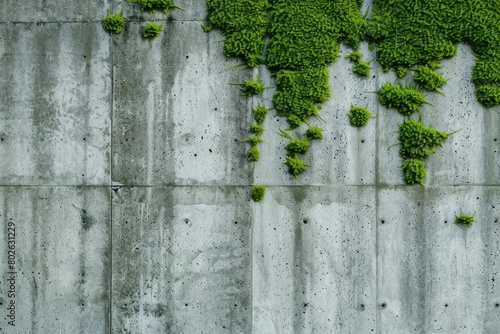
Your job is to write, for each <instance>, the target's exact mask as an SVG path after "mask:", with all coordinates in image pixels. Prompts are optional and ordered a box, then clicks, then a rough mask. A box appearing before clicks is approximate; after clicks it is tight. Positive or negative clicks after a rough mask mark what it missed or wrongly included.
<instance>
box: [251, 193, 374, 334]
mask: <svg viewBox="0 0 500 334" xmlns="http://www.w3.org/2000/svg"><path fill="white" fill-rule="evenodd" d="M375 217H376V213H375V189H374V188H372V187H272V188H268V192H267V195H266V198H265V199H264V202H263V203H262V204H256V205H255V207H254V232H253V233H254V234H253V235H254V237H253V289H252V291H253V306H254V311H253V325H254V331H253V332H254V333H259V334H264V333H265V334H267V333H370V332H374V330H375V328H376V305H375V300H376V280H375V277H376V276H375V275H376V267H375V265H376V260H375V235H376V233H375V229H374V228H375Z"/></svg>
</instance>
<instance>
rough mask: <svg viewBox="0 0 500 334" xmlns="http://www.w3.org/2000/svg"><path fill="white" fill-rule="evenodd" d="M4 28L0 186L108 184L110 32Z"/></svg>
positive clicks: (88, 27)
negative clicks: (108, 33)
mask: <svg viewBox="0 0 500 334" xmlns="http://www.w3.org/2000/svg"><path fill="white" fill-rule="evenodd" d="M0 31H1V33H0V34H1V35H2V36H3V37H2V39H0V59H1V60H0V71H1V72H2V76H1V77H0V92H1V94H0V113H1V118H2V122H1V123H0V156H2V159H1V161H0V183H1V184H3V185H35V184H38V185H42V184H45V185H46V184H50V185H80V184H93V185H102V184H109V179H110V165H111V148H110V145H111V138H110V137H111V136H110V134H111V77H110V74H111V73H110V72H111V64H110V38H109V36H108V35H107V34H106V33H105V32H104V30H103V29H102V27H101V26H100V24H96V23H65V24H62V23H44V24H35V23H26V24H24V23H22V24H21V23H19V24H1V25H0Z"/></svg>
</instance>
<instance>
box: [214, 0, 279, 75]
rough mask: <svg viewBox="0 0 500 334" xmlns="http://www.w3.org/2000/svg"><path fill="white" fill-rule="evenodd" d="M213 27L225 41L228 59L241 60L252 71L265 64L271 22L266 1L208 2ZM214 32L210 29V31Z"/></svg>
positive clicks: (219, 0)
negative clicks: (235, 58)
mask: <svg viewBox="0 0 500 334" xmlns="http://www.w3.org/2000/svg"><path fill="white" fill-rule="evenodd" d="M206 3H207V8H208V12H209V15H208V18H209V20H210V24H211V27H214V28H217V29H220V30H222V34H223V35H224V36H225V37H226V40H225V41H224V54H225V55H226V57H241V58H243V60H244V61H245V63H246V65H247V66H249V67H257V66H258V65H259V64H260V63H261V61H262V53H263V50H264V37H265V35H266V33H267V28H268V26H269V20H268V15H267V10H268V7H269V3H268V1H267V0H238V1H227V0H206ZM210 30H211V29H210Z"/></svg>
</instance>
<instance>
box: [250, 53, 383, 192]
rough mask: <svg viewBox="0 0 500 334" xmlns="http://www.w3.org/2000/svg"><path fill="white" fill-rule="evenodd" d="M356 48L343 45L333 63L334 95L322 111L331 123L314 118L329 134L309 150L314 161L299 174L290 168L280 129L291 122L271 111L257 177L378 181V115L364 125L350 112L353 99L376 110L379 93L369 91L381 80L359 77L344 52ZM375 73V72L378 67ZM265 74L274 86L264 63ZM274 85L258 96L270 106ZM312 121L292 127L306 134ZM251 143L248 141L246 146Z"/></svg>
mask: <svg viewBox="0 0 500 334" xmlns="http://www.w3.org/2000/svg"><path fill="white" fill-rule="evenodd" d="M362 51H363V53H364V54H365V60H366V61H369V60H372V57H374V54H373V55H371V54H370V53H369V52H368V51H367V46H366V45H365V44H363V45H362ZM350 52H352V50H350V49H349V48H347V47H344V46H342V48H341V52H340V57H339V58H338V59H337V61H336V62H335V63H333V64H332V65H331V66H330V67H329V72H330V80H329V83H330V87H331V98H330V99H329V100H328V101H327V102H326V103H324V104H323V105H322V109H321V110H320V112H319V114H320V116H321V117H322V118H324V119H325V121H326V123H324V122H322V121H320V120H319V119H318V120H315V119H311V120H309V121H310V123H311V125H318V126H321V127H322V128H324V129H325V131H324V140H321V141H313V142H312V143H311V147H310V149H309V152H307V153H306V154H305V155H304V156H303V157H302V156H301V159H302V160H304V162H306V163H308V164H310V165H312V166H311V167H310V168H308V169H307V170H306V171H305V172H304V173H302V174H301V175H300V177H299V179H298V180H296V179H295V177H293V175H290V174H289V173H288V168H287V167H286V166H285V165H284V164H283V163H284V162H285V153H286V151H285V146H286V144H287V142H288V139H285V138H283V137H281V136H280V135H279V134H277V132H278V131H279V129H287V128H288V127H289V125H288V123H287V121H286V118H285V117H278V116H276V114H275V111H274V110H272V111H270V112H269V114H268V117H267V119H266V121H265V124H264V127H265V128H266V129H267V130H268V131H265V132H264V133H263V135H262V139H263V140H265V141H267V142H268V143H262V144H260V145H259V147H260V150H261V160H260V161H259V163H258V164H257V165H256V168H255V174H254V176H255V179H254V182H255V183H258V184H270V185H283V184H286V185H311V184H312V185H330V184H339V185H373V184H375V171H376V168H375V167H376V160H375V152H376V140H375V138H376V137H375V130H376V119H371V120H370V121H369V122H368V125H367V126H365V127H363V128H354V127H352V126H351V125H350V123H349V118H348V116H347V114H348V113H349V110H350V107H351V104H354V105H360V106H368V109H369V110H370V111H371V112H372V114H374V115H375V114H376V110H377V109H376V108H377V104H378V97H377V95H375V94H369V93H366V91H373V90H376V89H377V87H378V82H377V80H376V76H375V75H374V77H375V78H372V77H370V78H360V77H359V76H358V75H356V74H353V73H352V71H351V68H352V63H351V62H350V61H349V60H347V59H346V58H345V56H346V55H347V54H348V53H350ZM374 74H375V72H374ZM260 77H261V78H262V79H263V82H264V83H265V85H266V86H271V87H272V86H275V83H274V80H273V79H272V78H271V77H270V74H269V71H268V70H267V69H265V68H261V69H260ZM273 94H274V88H273V89H269V90H266V91H265V94H264V95H263V96H264V99H260V98H255V101H254V105H257V104H258V103H261V104H266V105H267V106H269V107H271V106H272V104H271V101H272V96H273ZM306 130H307V125H304V126H302V127H300V128H299V129H297V130H294V131H289V132H290V133H291V134H293V136H294V137H299V138H301V137H302V134H303V133H304V132H305V131H306ZM249 147H250V146H249V145H247V148H249Z"/></svg>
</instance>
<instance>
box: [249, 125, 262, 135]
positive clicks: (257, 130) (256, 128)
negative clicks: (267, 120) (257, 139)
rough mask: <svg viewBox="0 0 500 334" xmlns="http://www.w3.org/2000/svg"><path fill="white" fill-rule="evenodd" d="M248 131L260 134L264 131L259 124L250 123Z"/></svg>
mask: <svg viewBox="0 0 500 334" xmlns="http://www.w3.org/2000/svg"><path fill="white" fill-rule="evenodd" d="M250 132H251V133H254V134H255V135H256V136H260V135H261V134H262V132H264V128H263V127H262V125H260V124H250Z"/></svg>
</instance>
